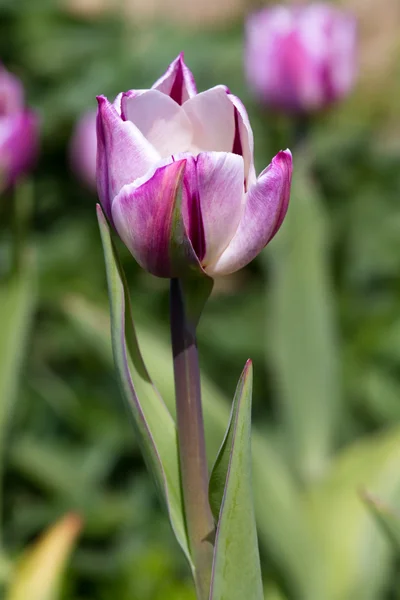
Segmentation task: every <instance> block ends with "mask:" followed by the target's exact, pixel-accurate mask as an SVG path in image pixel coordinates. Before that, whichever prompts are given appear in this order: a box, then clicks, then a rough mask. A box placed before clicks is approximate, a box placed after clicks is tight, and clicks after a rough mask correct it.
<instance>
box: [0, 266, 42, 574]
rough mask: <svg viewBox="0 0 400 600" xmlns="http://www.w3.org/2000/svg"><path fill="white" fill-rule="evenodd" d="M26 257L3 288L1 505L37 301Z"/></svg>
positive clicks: (0, 310) (0, 289)
mask: <svg viewBox="0 0 400 600" xmlns="http://www.w3.org/2000/svg"><path fill="white" fill-rule="evenodd" d="M23 258H24V261H23V263H22V264H21V268H20V269H19V270H18V272H15V273H13V274H12V275H11V276H10V277H9V278H7V279H6V280H4V281H3V282H2V283H1V285H0V329H1V335H0V506H1V505H2V495H3V493H2V484H1V479H2V474H1V471H2V469H3V465H4V458H3V452H4V440H5V437H6V435H7V433H8V427H9V422H10V419H11V415H12V413H13V406H14V402H15V399H16V396H17V394H18V385H19V381H20V376H21V367H22V363H23V360H24V357H25V349H26V344H27V341H28V336H29V331H30V327H31V323H32V319H33V315H34V308H35V299H36V264H35V261H34V260H33V257H32V256H31V255H27V256H24V257H23ZM25 259H26V260H25ZM0 537H1V534H0ZM0 579H1V575H0Z"/></svg>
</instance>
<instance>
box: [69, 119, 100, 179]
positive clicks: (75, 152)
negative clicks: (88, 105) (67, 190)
mask: <svg viewBox="0 0 400 600" xmlns="http://www.w3.org/2000/svg"><path fill="white" fill-rule="evenodd" d="M96 118H97V114H96V111H88V112H86V113H85V114H83V115H82V117H81V118H80V119H79V120H78V122H77V123H76V126H75V129H74V132H73V134H72V138H71V143H70V149H69V150H70V160H71V166H72V169H73V170H74V172H75V173H76V175H77V176H78V177H79V179H81V180H82V182H83V183H84V184H85V185H87V186H88V187H89V188H92V189H96V155H97V133H96Z"/></svg>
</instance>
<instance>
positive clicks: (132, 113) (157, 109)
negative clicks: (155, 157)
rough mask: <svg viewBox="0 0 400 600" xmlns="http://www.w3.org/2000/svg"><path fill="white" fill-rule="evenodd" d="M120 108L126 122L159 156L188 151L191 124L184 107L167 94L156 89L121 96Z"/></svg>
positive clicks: (191, 131) (190, 138) (190, 140)
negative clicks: (134, 127)
mask: <svg viewBox="0 0 400 600" xmlns="http://www.w3.org/2000/svg"><path fill="white" fill-rule="evenodd" d="M121 107H122V113H123V115H124V117H125V119H128V120H129V121H132V123H134V125H136V127H137V128H138V129H139V131H141V132H142V134H143V135H144V136H145V138H146V139H147V140H148V141H149V142H150V144H151V145H152V146H153V147H154V148H155V149H156V150H157V151H158V153H159V154H160V156H162V157H167V156H171V155H172V154H175V153H177V152H186V151H187V150H189V147H190V145H191V142H192V136H193V129H192V125H191V123H190V121H189V119H188V117H187V116H186V114H185V112H184V110H183V108H182V107H181V106H179V105H178V104H177V103H176V102H174V100H172V99H171V98H170V97H169V96H167V95H166V94H163V93H162V92H159V91H158V90H148V91H145V92H143V93H141V94H139V95H135V96H132V95H131V94H124V95H123V97H122V102H121Z"/></svg>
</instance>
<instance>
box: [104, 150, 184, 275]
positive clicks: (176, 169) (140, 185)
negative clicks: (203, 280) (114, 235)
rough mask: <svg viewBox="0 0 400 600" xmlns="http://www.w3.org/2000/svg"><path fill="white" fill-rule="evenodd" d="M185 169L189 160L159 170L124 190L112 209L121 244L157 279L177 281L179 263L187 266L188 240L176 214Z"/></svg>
mask: <svg viewBox="0 0 400 600" xmlns="http://www.w3.org/2000/svg"><path fill="white" fill-rule="evenodd" d="M169 160H172V159H169ZM185 166H186V160H180V161H176V162H169V164H166V165H165V164H164V165H163V166H160V167H158V168H157V169H156V170H155V171H154V172H153V173H152V174H151V175H150V176H146V177H143V178H141V179H139V180H138V181H136V182H135V183H132V184H129V185H126V186H125V187H123V188H122V190H121V191H120V193H119V194H118V196H117V197H116V198H115V200H114V202H113V206H112V216H113V220H114V223H115V228H116V230H117V232H118V234H119V236H120V237H121V239H122V241H123V242H124V243H125V245H126V246H127V247H128V249H129V250H130V252H131V253H132V255H133V256H134V257H135V259H136V260H137V262H138V263H139V264H140V265H141V266H142V267H143V268H144V269H146V270H147V271H150V273H152V274H153V275H156V276H158V277H175V276H176V275H177V274H176V272H175V270H176V268H177V265H178V263H179V261H181V262H182V263H185V256H184V254H185V253H186V247H185V240H183V239H180V237H182V236H180V232H178V231H177V227H178V226H179V224H177V223H176V211H175V209H176V204H177V197H178V194H180V188H181V183H182V178H183V174H184V170H185ZM175 237H178V238H179V239H174V238H175Z"/></svg>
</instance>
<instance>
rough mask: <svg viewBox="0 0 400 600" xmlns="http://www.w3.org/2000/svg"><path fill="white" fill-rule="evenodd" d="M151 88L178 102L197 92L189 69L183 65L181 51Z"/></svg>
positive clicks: (182, 101) (184, 100)
mask: <svg viewBox="0 0 400 600" xmlns="http://www.w3.org/2000/svg"><path fill="white" fill-rule="evenodd" d="M152 89H154V90H158V91H160V92H162V93H163V94H166V95H167V96H170V97H171V98H172V100H175V102H177V103H178V104H183V103H184V102H186V100H189V98H192V97H193V96H195V95H196V94H197V89H196V82H195V80H194V77H193V74H192V72H191V70H190V69H188V67H187V66H186V65H185V62H184V60H183V52H181V53H180V55H179V56H178V57H177V58H176V59H175V60H174V62H172V63H171V64H170V66H169V67H168V69H167V71H166V72H165V73H164V75H163V76H162V77H160V79H158V80H157V81H156V82H155V84H154V85H153V88H152Z"/></svg>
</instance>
